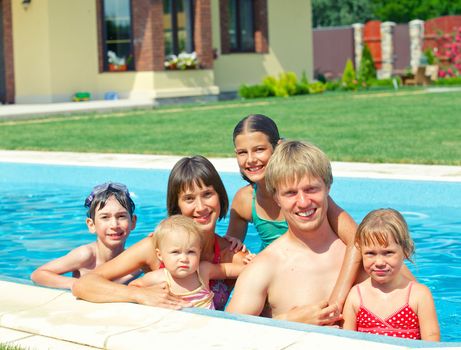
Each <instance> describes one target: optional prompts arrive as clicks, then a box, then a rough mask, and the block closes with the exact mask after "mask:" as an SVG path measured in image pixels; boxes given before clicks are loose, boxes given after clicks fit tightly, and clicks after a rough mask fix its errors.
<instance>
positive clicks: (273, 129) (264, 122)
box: [232, 114, 280, 183]
mask: <svg viewBox="0 0 461 350" xmlns="http://www.w3.org/2000/svg"><path fill="white" fill-rule="evenodd" d="M245 132H262V133H263V134H264V135H266V136H267V138H268V139H269V143H270V144H271V145H272V148H273V149H275V147H276V146H277V144H278V142H279V141H280V134H279V129H278V128H277V124H275V122H274V121H273V120H272V119H271V118H269V117H267V116H265V115H263V114H250V115H247V116H246V117H245V118H243V119H242V120H241V121H239V122H238V123H237V125H236V126H235V128H234V133H233V138H232V140H233V142H234V146H235V139H236V138H237V136H239V135H240V134H243V133H245ZM242 177H243V179H244V180H245V181H247V182H249V183H252V181H251V180H250V179H249V178H248V177H246V176H245V175H244V174H243V173H242Z"/></svg>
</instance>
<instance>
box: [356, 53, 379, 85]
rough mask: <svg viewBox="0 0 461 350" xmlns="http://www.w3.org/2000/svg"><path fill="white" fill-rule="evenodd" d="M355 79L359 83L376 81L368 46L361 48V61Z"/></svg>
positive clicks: (373, 64)
mask: <svg viewBox="0 0 461 350" xmlns="http://www.w3.org/2000/svg"><path fill="white" fill-rule="evenodd" d="M357 78H358V80H359V81H365V82H368V81H369V80H372V79H376V68H375V63H374V62H373V56H372V55H371V51H370V49H369V48H368V45H364V46H363V50H362V60H361V62H360V67H359V70H358V72H357Z"/></svg>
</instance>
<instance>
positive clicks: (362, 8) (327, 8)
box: [312, 0, 373, 27]
mask: <svg viewBox="0 0 461 350" xmlns="http://www.w3.org/2000/svg"><path fill="white" fill-rule="evenodd" d="M372 18H373V11H372V5H371V3H370V1H369V0H312V21H313V26H314V27H332V26H342V25H351V24H353V23H365V22H366V21H368V20H370V19H372Z"/></svg>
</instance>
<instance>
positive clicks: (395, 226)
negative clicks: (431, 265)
mask: <svg viewBox="0 0 461 350" xmlns="http://www.w3.org/2000/svg"><path fill="white" fill-rule="evenodd" d="M389 237H392V238H393V240H394V241H395V243H397V244H398V245H399V246H401V247H402V250H403V254H404V255H405V258H406V259H408V260H409V261H411V259H410V258H411V256H412V255H413V253H414V251H415V245H414V242H413V240H412V239H411V237H410V232H409V230H408V225H407V222H406V221H405V219H404V217H403V216H402V214H400V213H399V212H398V211H397V210H395V209H391V208H386V209H376V210H373V211H371V212H369V213H368V214H367V215H366V216H365V218H364V219H363V220H362V222H361V223H360V225H359V227H358V229H357V233H356V234H355V244H356V245H357V247H358V248H360V247H362V246H370V245H372V244H378V245H380V246H383V247H387V246H388V245H389Z"/></svg>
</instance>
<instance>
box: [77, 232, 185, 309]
mask: <svg viewBox="0 0 461 350" xmlns="http://www.w3.org/2000/svg"><path fill="white" fill-rule="evenodd" d="M155 259H156V258H155V254H154V247H153V244H152V238H151V237H147V238H144V239H143V240H141V241H140V242H138V243H136V244H135V245H133V246H132V247H130V248H128V249H127V250H125V251H124V252H123V253H122V254H120V255H118V256H117V257H115V258H114V259H112V260H109V261H108V262H106V263H105V264H103V265H101V266H99V267H98V268H96V269H95V270H94V271H92V272H91V273H89V274H87V275H85V276H83V277H81V278H80V279H78V280H77V281H75V283H74V285H73V287H72V293H73V294H74V295H75V296H76V297H78V298H81V299H84V300H88V301H92V302H97V303H103V302H132V303H138V304H144V305H151V306H161V307H168V308H174V309H179V308H180V307H181V306H187V305H188V304H185V303H184V302H183V301H182V300H181V299H180V298H178V297H175V296H173V295H172V294H170V292H169V289H168V286H167V284H166V283H161V284H158V285H155V286H152V287H148V288H137V287H133V286H126V285H123V284H118V283H115V282H113V280H115V279H117V278H120V277H122V276H125V275H128V274H129V273H132V272H133V271H136V270H138V269H140V268H142V267H144V266H149V267H152V266H153V265H154V264H155Z"/></svg>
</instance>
